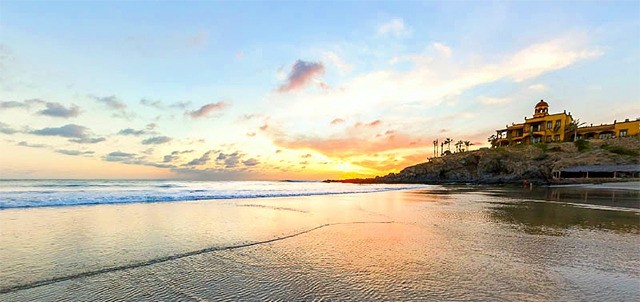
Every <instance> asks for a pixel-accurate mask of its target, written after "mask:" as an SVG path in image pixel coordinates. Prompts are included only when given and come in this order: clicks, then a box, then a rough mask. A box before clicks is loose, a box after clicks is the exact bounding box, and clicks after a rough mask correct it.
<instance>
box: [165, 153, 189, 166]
mask: <svg viewBox="0 0 640 302" xmlns="http://www.w3.org/2000/svg"><path fill="white" fill-rule="evenodd" d="M191 152H193V150H185V151H173V152H171V154H168V155H165V156H164V157H163V159H162V162H165V163H168V162H173V161H176V160H178V159H180V156H179V155H180V154H185V153H191Z"/></svg>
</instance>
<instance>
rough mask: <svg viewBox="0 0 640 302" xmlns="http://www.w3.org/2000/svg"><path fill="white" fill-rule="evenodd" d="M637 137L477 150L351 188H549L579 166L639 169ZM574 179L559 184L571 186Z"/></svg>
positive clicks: (369, 179) (432, 160)
mask: <svg viewBox="0 0 640 302" xmlns="http://www.w3.org/2000/svg"><path fill="white" fill-rule="evenodd" d="M638 154H640V137H628V138H618V139H609V140H604V141H591V142H589V141H579V142H576V143H574V142H565V143H550V144H536V145H520V146H515V147H498V148H491V149H489V148H483V149H480V150H475V151H468V152H461V153H455V154H451V155H447V156H443V157H438V158H433V159H430V160H429V161H428V162H425V163H421V164H417V165H415V166H410V167H407V168H404V169H403V170H402V171H400V172H399V173H391V174H388V175H386V176H382V177H380V176H379V177H375V178H367V179H349V180H341V182H354V183H482V184H495V183H522V182H523V181H525V180H526V181H528V182H531V183H553V182H560V181H558V180H554V179H553V178H552V171H554V170H556V169H560V168H564V167H571V166H580V165H628V164H638V163H640V157H639V156H638ZM576 181H580V180H577V179H572V180H565V181H564V182H576Z"/></svg>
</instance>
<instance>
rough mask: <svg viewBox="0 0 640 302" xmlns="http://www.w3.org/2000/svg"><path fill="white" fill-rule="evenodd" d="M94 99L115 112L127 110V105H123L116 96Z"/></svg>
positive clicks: (94, 97)
mask: <svg viewBox="0 0 640 302" xmlns="http://www.w3.org/2000/svg"><path fill="white" fill-rule="evenodd" d="M93 99H94V100H95V101H96V102H98V103H102V104H104V105H106V106H107V107H109V108H111V109H113V110H124V109H126V108H127V104H125V103H123V102H122V101H121V100H120V99H118V98H117V97H116V96H115V95H112V96H106V97H97V96H93Z"/></svg>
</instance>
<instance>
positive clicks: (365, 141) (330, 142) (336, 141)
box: [274, 132, 427, 157]
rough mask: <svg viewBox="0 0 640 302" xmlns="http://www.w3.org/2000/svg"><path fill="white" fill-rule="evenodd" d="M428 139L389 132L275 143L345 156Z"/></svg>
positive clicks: (284, 138)
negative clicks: (376, 134)
mask: <svg viewBox="0 0 640 302" xmlns="http://www.w3.org/2000/svg"><path fill="white" fill-rule="evenodd" d="M426 141H427V139H425V138H420V137H412V136H409V135H406V134H401V133H395V132H388V133H386V134H384V135H380V136H374V137H367V136H350V135H344V136H341V137H340V136H338V137H329V138H323V137H318V136H300V137H295V138H287V137H281V138H276V139H275V140H274V143H275V144H276V145H278V146H282V147H285V148H289V149H299V150H316V151H318V152H320V153H322V154H325V155H327V156H339V157H343V156H354V155H362V154H367V153H376V152H384V151H390V150H395V149H404V148H416V147H420V146H421V145H426V143H425V142H426Z"/></svg>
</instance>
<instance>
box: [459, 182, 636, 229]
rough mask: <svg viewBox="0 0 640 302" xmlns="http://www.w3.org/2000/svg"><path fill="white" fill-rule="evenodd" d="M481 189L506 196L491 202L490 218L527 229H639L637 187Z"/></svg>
mask: <svg viewBox="0 0 640 302" xmlns="http://www.w3.org/2000/svg"><path fill="white" fill-rule="evenodd" d="M469 190H470V189H469V188H465V189H463V191H467V192H468V191H469ZM454 191H455V190H454ZM484 192H487V193H486V194H488V195H491V196H495V197H506V199H502V200H500V201H496V202H493V203H492V206H491V207H490V212H491V215H492V217H493V218H494V219H496V220H497V221H499V222H500V221H501V222H507V223H510V224H513V225H515V226H516V227H517V228H520V229H522V230H523V231H525V232H527V233H531V234H549V235H553V234H555V235H558V234H563V233H564V230H567V229H571V228H585V229H605V230H611V231H616V232H629V233H636V234H637V233H640V211H638V209H639V208H640V191H638V190H624V189H611V188H592V187H540V188H535V189H533V190H530V189H528V188H525V189H520V188H509V187H503V188H493V189H491V190H485V191H484Z"/></svg>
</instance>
